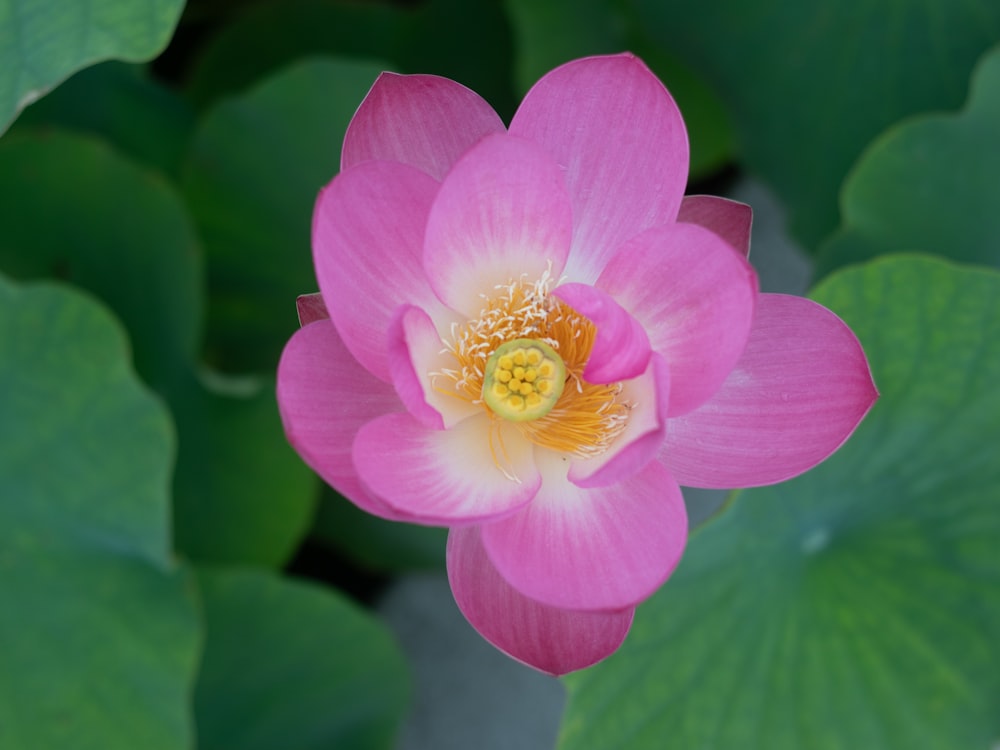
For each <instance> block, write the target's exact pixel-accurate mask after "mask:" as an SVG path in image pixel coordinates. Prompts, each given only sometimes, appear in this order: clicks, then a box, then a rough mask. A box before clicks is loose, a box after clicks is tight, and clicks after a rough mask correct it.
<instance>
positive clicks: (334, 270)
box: [313, 161, 443, 382]
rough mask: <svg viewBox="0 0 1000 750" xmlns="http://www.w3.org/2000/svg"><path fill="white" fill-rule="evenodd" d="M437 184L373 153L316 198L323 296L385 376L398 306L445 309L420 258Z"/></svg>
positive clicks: (350, 340)
mask: <svg viewBox="0 0 1000 750" xmlns="http://www.w3.org/2000/svg"><path fill="white" fill-rule="evenodd" d="M437 187H438V183H437V182H435V181H434V180H433V179H431V178H430V177H428V176H427V175H426V174H424V173H423V172H419V171H417V170H416V169H414V168H413V167H408V166H406V165H404V164H395V163H392V162H379V161H369V162H364V163H363V164H359V165H358V166H356V167H353V168H351V169H348V170H347V171H345V172H342V173H341V174H339V175H338V176H337V177H336V178H335V179H334V180H333V182H331V183H330V184H329V185H328V186H327V188H326V189H325V190H324V191H323V192H322V193H321V194H320V196H319V200H318V201H317V202H316V211H315V213H314V214H313V260H314V261H315V264H316V276H317V278H318V279H319V288H320V291H322V292H323V299H324V301H325V302H326V306H327V309H328V310H329V312H330V317H331V318H332V320H333V322H334V323H335V324H336V326H337V330H338V331H340V335H341V337H342V338H343V340H344V343H345V344H346V345H347V348H348V349H350V350H351V353H352V354H353V355H354V356H355V357H356V358H357V359H358V361H359V362H361V364H363V365H364V366H365V367H367V368H368V369H369V370H371V371H372V372H373V373H375V374H376V375H377V376H378V377H380V378H382V380H385V381H386V382H389V380H390V372H389V364H388V361H387V359H386V336H385V332H386V331H387V330H388V328H389V322H390V321H391V320H392V316H393V314H394V313H395V311H396V308H397V307H399V305H401V304H404V303H409V304H414V305H419V306H420V307H423V308H424V309H425V310H428V311H435V310H442V309H443V308H442V307H441V304H440V303H439V302H438V301H437V298H436V297H435V296H434V293H433V291H432V290H431V287H430V285H429V284H428V282H427V279H426V277H425V276H424V271H423V266H422V264H421V257H422V255H423V246H422V243H423V236H424V225H425V224H426V222H427V213H428V211H429V210H430V206H431V201H432V200H433V199H434V194H435V192H436V191H437ZM432 314H433V312H432Z"/></svg>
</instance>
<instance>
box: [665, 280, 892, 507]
mask: <svg viewBox="0 0 1000 750" xmlns="http://www.w3.org/2000/svg"><path fill="white" fill-rule="evenodd" d="M877 397H878V392H877V391H876V390H875V384H874V383H873V382H872V377H871V372H870V371H869V369H868V361H867V360H866V359H865V354H864V352H863V351H862V349H861V345H860V344H859V343H858V340H857V338H856V337H855V336H854V334H853V333H852V332H851V330H850V329H849V328H848V327H847V326H846V325H845V324H844V322H843V321H841V320H840V318H838V317H837V316H836V315H834V314H833V313H832V312H830V311H829V310H827V309H826V308H825V307H822V306H821V305H818V304H816V303H815V302H812V301H811V300H807V299H803V298H801V297H787V296H784V295H778V294H762V295H760V300H759V302H758V305H757V313H756V316H755V318H754V327H753V331H752V332H751V334H750V341H749V342H748V344H747V347H746V351H745V352H744V353H743V357H742V358H741V359H740V361H739V363H738V364H737V365H736V368H735V369H734V370H733V372H732V374H731V375H730V376H729V378H728V380H726V382H725V384H724V385H723V386H722V388H721V389H720V390H719V392H718V393H716V394H715V396H713V397H712V399H711V400H710V401H709V402H708V403H706V404H705V405H704V406H702V407H701V408H700V409H698V410H697V411H694V412H692V413H690V414H687V415H685V416H683V417H681V418H679V419H672V420H670V422H669V423H668V426H667V442H666V444H665V446H664V450H663V453H662V456H663V461H664V462H665V463H666V465H667V466H669V467H670V469H671V470H672V471H673V472H674V475H675V476H676V477H677V479H678V481H680V482H681V483H682V484H685V485H689V486H692V487H718V488H723V487H754V486H758V485H763V484H772V483H774V482H781V481H783V480H785V479H789V478H790V477H793V476H795V475H797V474H801V473H802V472H804V471H806V470H807V469H810V468H812V467H813V466H815V465H816V464H818V463H819V462H820V461H822V460H823V459H825V458H826V457H827V456H829V455H830V454H831V453H833V452H834V451H835V450H836V449H837V448H838V447H840V445H841V444H842V443H843V442H844V441H845V440H846V439H847V438H848V436H849V435H850V434H851V433H852V432H853V431H854V428H855V427H857V425H858V423H859V422H860V421H861V418H862V417H864V415H865V414H866V413H867V412H868V410H869V409H870V408H871V406H872V404H873V403H874V402H875V399H876V398H877Z"/></svg>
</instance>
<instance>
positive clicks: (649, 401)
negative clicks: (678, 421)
mask: <svg viewBox="0 0 1000 750" xmlns="http://www.w3.org/2000/svg"><path fill="white" fill-rule="evenodd" d="M621 398H622V399H623V400H625V401H627V402H628V403H630V404H632V410H631V411H630V412H629V416H628V421H627V422H626V423H625V429H624V430H623V431H622V433H621V434H620V435H619V436H618V437H617V438H615V442H614V444H613V445H612V446H611V450H609V451H608V452H607V453H605V454H604V455H602V456H597V457H596V458H587V459H577V460H576V461H573V463H572V464H570V467H569V475H568V478H569V481H571V482H572V483H573V484H575V485H576V486H578V487H603V486H606V485H609V484H614V483H616V482H620V481H622V480H624V479H628V477H630V476H632V475H633V474H635V473H636V472H638V471H641V470H642V469H643V467H645V466H646V464H648V463H649V462H650V461H652V460H653V459H654V458H656V454H657V453H659V451H660V448H661V447H662V446H663V441H664V440H665V439H666V435H667V404H668V403H669V402H670V368H669V367H668V366H667V363H666V361H665V360H664V359H663V356H662V355H660V354H653V356H652V357H651V359H650V361H649V366H648V367H647V368H646V371H645V372H644V373H643V374H642V375H640V376H639V377H638V378H635V379H634V380H629V381H627V382H625V383H623V384H622V394H621Z"/></svg>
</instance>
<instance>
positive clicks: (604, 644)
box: [448, 526, 635, 676]
mask: <svg viewBox="0 0 1000 750" xmlns="http://www.w3.org/2000/svg"><path fill="white" fill-rule="evenodd" d="M448 580H449V581H450V582H451V590H452V592H453V593H454V595H455V602H456V603H457V604H458V608H459V609H460V610H462V614H463V615H465V617H466V619H467V620H468V621H469V622H470V623H471V624H472V626H473V627H474V628H475V629H476V630H478V631H479V633H480V635H482V636H483V638H485V639H486V640H488V641H489V642H490V643H492V644H493V645H494V646H496V647H497V648H498V649H500V650H501V651H503V652H504V653H505V654H507V655H508V656H511V657H513V658H515V659H517V660H518V661H520V662H522V663H524V664H527V665H528V666H529V667H534V668H535V669H537V670H539V671H542V672H546V673H548V674H551V675H556V676H558V675H562V674H566V673H567V672H573V671H575V670H577V669H583V668H584V667H589V666H590V665H591V664H595V663H596V662H599V661H600V660H601V659H604V658H605V657H607V656H609V655H611V654H612V653H614V651H615V650H616V649H617V648H618V647H619V646H620V645H621V644H622V641H624V640H625V636H626V635H627V634H628V630H629V626H631V624H632V615H633V614H634V612H635V610H633V609H631V608H629V609H625V610H621V611H618V612H574V611H572V610H568V609H558V608H556V607H549V606H546V605H544V604H539V603H538V602H536V601H533V600H531V599H529V598H528V597H526V596H524V595H523V594H521V593H520V592H518V591H517V589H515V588H513V587H512V586H511V585H510V584H509V583H507V582H506V581H505V580H504V579H503V578H502V577H501V576H500V574H499V573H498V572H497V570H496V568H495V567H493V564H492V563H491V562H490V560H489V557H487V555H486V550H484V549H483V545H482V542H481V541H480V536H479V528H478V527H475V526H470V527H466V528H460V529H452V530H451V531H450V532H449V533H448Z"/></svg>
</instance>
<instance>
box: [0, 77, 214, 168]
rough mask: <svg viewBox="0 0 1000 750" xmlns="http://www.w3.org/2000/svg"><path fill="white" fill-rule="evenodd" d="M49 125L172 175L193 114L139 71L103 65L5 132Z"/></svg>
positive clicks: (28, 112) (24, 114)
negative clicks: (91, 136) (95, 140)
mask: <svg viewBox="0 0 1000 750" xmlns="http://www.w3.org/2000/svg"><path fill="white" fill-rule="evenodd" d="M52 127H57V128H65V129H68V130H74V131H78V132H83V133H91V134H94V135H97V136H100V137H102V138H103V139H105V140H107V141H109V142H111V143H113V144H114V145H115V147H117V148H118V149H120V150H121V151H122V153H124V154H127V155H128V156H130V157H132V158H134V159H136V160H137V161H139V162H142V163H144V164H147V165H148V166H151V167H154V168H156V169H158V170H159V171H160V172H162V173H164V174H174V173H175V172H176V171H177V169H178V168H179V166H180V160H181V156H182V155H183V153H184V149H185V148H186V147H187V141H188V139H189V138H190V136H191V131H192V130H193V129H194V113H193V110H192V108H191V107H190V105H188V104H187V102H185V101H184V100H183V99H181V98H180V97H179V96H178V95H177V94H175V93H173V92H172V91H170V90H169V89H167V88H166V87H164V86H163V85H161V84H160V83H157V82H156V81H155V80H153V79H152V78H151V77H150V76H149V75H148V74H147V71H146V70H144V69H143V67H141V66H139V65H127V64H125V63H120V62H106V63H102V64H100V65H94V66H93V67H90V68H87V69H86V70H81V71H80V72H79V73H77V74H76V75H74V76H73V77H72V78H70V79H69V80H68V81H66V82H65V83H63V84H62V85H61V86H60V87H59V88H58V89H56V90H55V91H53V92H52V93H51V94H49V95H48V96H46V97H44V98H43V99H42V100H41V101H38V102H35V103H34V104H32V105H31V106H30V107H28V108H27V109H26V110H24V112H22V113H21V116H20V117H19V118H18V119H17V122H16V123H14V126H13V128H12V129H11V133H16V132H17V131H18V130H21V129H24V128H30V129H32V130H39V129H42V128H52Z"/></svg>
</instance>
